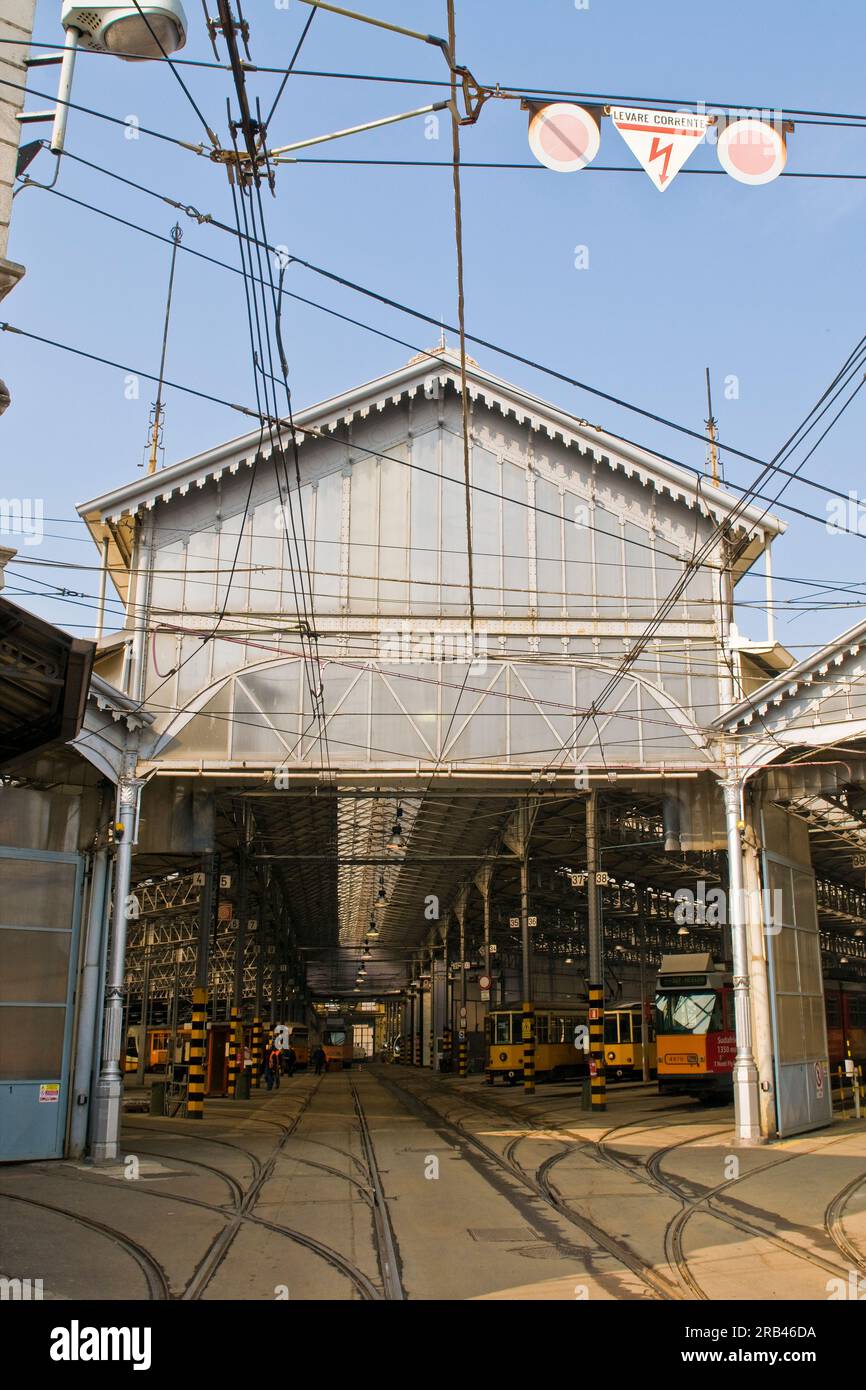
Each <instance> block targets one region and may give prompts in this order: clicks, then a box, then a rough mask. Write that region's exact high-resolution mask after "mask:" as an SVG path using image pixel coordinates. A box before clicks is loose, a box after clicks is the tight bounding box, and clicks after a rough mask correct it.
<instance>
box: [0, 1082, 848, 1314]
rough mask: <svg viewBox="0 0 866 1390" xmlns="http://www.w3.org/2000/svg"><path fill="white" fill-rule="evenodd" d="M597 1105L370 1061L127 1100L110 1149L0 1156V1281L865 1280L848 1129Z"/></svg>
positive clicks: (324, 1294)
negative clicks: (119, 1139)
mask: <svg viewBox="0 0 866 1390" xmlns="http://www.w3.org/2000/svg"><path fill="white" fill-rule="evenodd" d="M608 1095H609V1105H608V1110H607V1112H606V1113H604V1114H601V1115H592V1114H591V1113H588V1112H586V1111H583V1110H581V1108H580V1092H579V1089H578V1088H577V1087H576V1086H573V1085H559V1086H543V1085H540V1086H539V1088H538V1090H537V1092H536V1093H535V1095H534V1096H529V1097H527V1096H525V1095H524V1094H523V1092H522V1091H521V1090H520V1089H518V1088H514V1089H502V1088H500V1087H496V1088H493V1089H491V1088H490V1087H488V1086H486V1085H484V1082H483V1078H480V1077H471V1078H467V1079H466V1080H463V1081H460V1080H457V1079H456V1078H452V1077H448V1078H443V1077H437V1076H434V1075H432V1074H431V1073H430V1072H424V1071H419V1070H414V1069H412V1068H408V1067H390V1066H389V1067H384V1066H372V1065H371V1066H361V1067H355V1068H353V1069H352V1070H350V1071H348V1072H342V1073H336V1074H330V1075H326V1076H324V1077H321V1078H319V1077H315V1076H313V1075H307V1074H305V1073H300V1074H298V1075H296V1076H294V1077H292V1078H284V1079H283V1083H282V1086H281V1087H280V1090H279V1091H276V1092H274V1093H273V1094H270V1095H269V1094H268V1093H267V1092H266V1091H264V1090H263V1091H260V1092H254V1095H253V1099H251V1100H250V1101H249V1102H245V1101H240V1102H233V1101H229V1100H210V1101H207V1102H206V1103H205V1118H204V1120H203V1121H202V1122H196V1121H191V1120H187V1119H155V1118H151V1117H150V1116H149V1115H145V1114H141V1113H130V1114H128V1115H127V1117H126V1123H125V1128H124V1135H123V1142H124V1157H123V1160H122V1161H121V1162H118V1163H116V1164H110V1165H105V1166H100V1167H95V1166H93V1165H92V1164H89V1163H77V1162H53V1163H26V1164H14V1165H5V1166H3V1167H0V1227H2V1231H3V1237H2V1246H0V1274H4V1275H6V1276H7V1277H10V1278H14V1277H19V1278H31V1279H36V1278H41V1279H42V1281H43V1294H44V1297H45V1298H46V1299H76V1300H77V1299H97V1300H98V1299H116V1298H125V1299H132V1300H136V1299H180V1300H193V1299H207V1300H212V1299H285V1298H288V1299H292V1300H297V1299H327V1300H331V1299H336V1300H342V1299H379V1298H383V1297H384V1298H399V1297H405V1298H408V1299H471V1298H482V1299H558V1300H569V1301H573V1300H575V1299H602V1300H611V1299H665V1300H678V1299H685V1300H692V1299H704V1298H707V1299H731V1298H733V1299H744V1300H745V1299H756V1300H762V1301H767V1300H773V1299H801V1300H822V1301H823V1300H826V1299H828V1298H830V1297H832V1296H834V1295H835V1296H836V1297H846V1296H847V1297H850V1296H852V1294H851V1290H852V1289H854V1290H855V1291H856V1290H858V1289H859V1291H860V1293H861V1294H862V1293H863V1292H864V1291H866V1123H862V1122H859V1121H856V1122H855V1121H853V1120H841V1119H839V1120H836V1121H835V1122H834V1124H833V1126H832V1127H831V1128H829V1129H827V1130H823V1131H820V1132H818V1133H815V1134H808V1135H803V1136H801V1137H798V1138H796V1139H791V1140H786V1141H783V1142H781V1143H778V1144H774V1145H768V1146H764V1147H760V1148H749V1149H737V1148H736V1147H735V1146H734V1144H733V1134H732V1128H731V1126H732V1112H731V1110H730V1109H710V1110H707V1109H703V1108H701V1107H699V1106H696V1105H694V1104H693V1103H692V1102H690V1101H688V1100H684V1099H674V1100H670V1099H663V1098H661V1097H659V1096H658V1095H657V1094H656V1093H655V1090H654V1088H653V1087H652V1086H649V1087H642V1086H640V1085H628V1086H620V1087H612V1088H611V1089H610V1090H609V1093H608ZM858 1280H862V1281H863V1282H862V1283H860V1284H858ZM834 1281H835V1282H834ZM853 1296H855V1297H856V1296H857V1293H856V1292H855V1293H854V1294H853Z"/></svg>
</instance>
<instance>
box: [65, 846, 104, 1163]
mask: <svg viewBox="0 0 866 1390" xmlns="http://www.w3.org/2000/svg"><path fill="white" fill-rule="evenodd" d="M110 880H111V865H110V862H109V855H108V848H107V846H106V845H105V844H103V845H102V846H101V847H100V848H99V849H98V850H96V852H95V853H94V855H93V859H92V860H91V866H90V894H89V898H88V910H87V930H86V935H85V941H84V964H83V967H82V971H81V988H80V995H79V1005H78V1037H77V1040H76V1049H75V1071H74V1077H73V1083H72V1093H73V1096H74V1102H73V1107H72V1117H71V1119H70V1124H69V1156H70V1158H80V1157H81V1156H82V1154H83V1153H84V1151H85V1149H86V1146H87V1124H88V1118H89V1115H90V1111H91V1110H92V1108H93V1107H92V1105H91V1101H92V1098H93V1087H92V1078H93V1063H94V1056H95V1053H96V1051H97V1049H98V1046H99V1016H98V1014H99V981H100V975H101V973H102V970H103V960H104V958H105V946H106V939H107V934H108V913H109V905H110V901H111V892H110Z"/></svg>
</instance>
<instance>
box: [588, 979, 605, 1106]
mask: <svg viewBox="0 0 866 1390" xmlns="http://www.w3.org/2000/svg"><path fill="white" fill-rule="evenodd" d="M589 1089H590V1096H591V1099H592V1108H593V1110H606V1109H607V1091H606V1086H605V1079H604V989H603V988H602V986H601V985H590V987H589Z"/></svg>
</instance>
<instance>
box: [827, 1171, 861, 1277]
mask: <svg viewBox="0 0 866 1390" xmlns="http://www.w3.org/2000/svg"><path fill="white" fill-rule="evenodd" d="M864 1183H866V1175H863V1174H861V1175H859V1176H858V1177H856V1178H854V1180H853V1181H852V1182H849V1183H846V1185H845V1186H844V1187H843V1188H842V1189H841V1190H840V1191H839V1192H837V1193H836V1195H835V1197H832V1198H831V1199H830V1201H829V1202H828V1203H827V1206H826V1208H825V1210H824V1229H825V1230H826V1231H827V1234H828V1235H829V1236H830V1239H831V1240H832V1241H833V1243H834V1244H835V1245H836V1247H837V1249H838V1250H839V1251H840V1252H841V1253H842V1254H843V1255H844V1256H845V1257H846V1259H848V1260H850V1261H851V1264H852V1265H853V1266H854V1268H856V1269H859V1270H860V1271H861V1273H864V1274H866V1255H864V1253H863V1252H862V1251H861V1250H858V1249H857V1247H856V1245H855V1244H854V1242H853V1241H852V1240H851V1239H850V1237H849V1235H848V1233H847V1232H846V1230H845V1227H844V1224H843V1217H844V1214H845V1208H846V1207H847V1205H848V1203H849V1202H850V1200H851V1198H852V1197H853V1196H854V1193H855V1192H856V1191H857V1189H858V1188H860V1187H862V1186H863V1184H864Z"/></svg>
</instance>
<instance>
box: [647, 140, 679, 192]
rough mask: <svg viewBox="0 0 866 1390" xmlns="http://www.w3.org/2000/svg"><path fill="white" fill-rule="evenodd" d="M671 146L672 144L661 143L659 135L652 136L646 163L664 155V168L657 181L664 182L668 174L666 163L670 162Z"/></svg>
mask: <svg viewBox="0 0 866 1390" xmlns="http://www.w3.org/2000/svg"><path fill="white" fill-rule="evenodd" d="M673 148H674V147H673V144H668V145H662V144H661V136H659V135H654V136H653V142H652V148H651V149H650V153H649V159H648V161H647V163H648V164H652V162H653V160H654V159H661V158H662V157H664V161H665V162H664V168H663V169H662V171H661V173H660V174H659V183H664V182H665V179H666V178H667V176H668V165H669V164H670V160H671V154H672V152H673Z"/></svg>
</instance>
